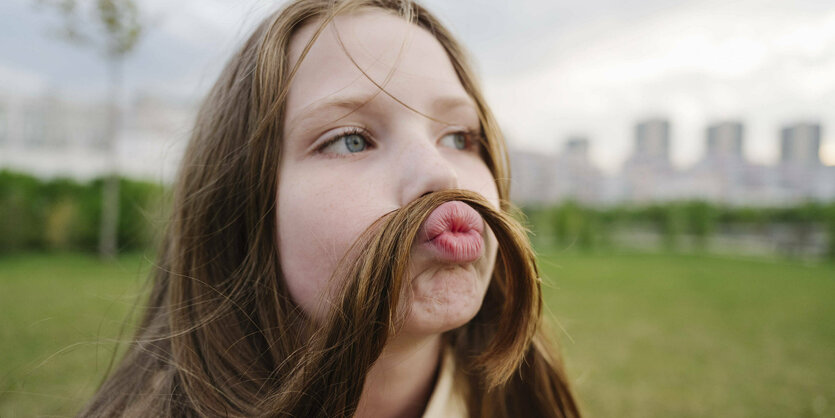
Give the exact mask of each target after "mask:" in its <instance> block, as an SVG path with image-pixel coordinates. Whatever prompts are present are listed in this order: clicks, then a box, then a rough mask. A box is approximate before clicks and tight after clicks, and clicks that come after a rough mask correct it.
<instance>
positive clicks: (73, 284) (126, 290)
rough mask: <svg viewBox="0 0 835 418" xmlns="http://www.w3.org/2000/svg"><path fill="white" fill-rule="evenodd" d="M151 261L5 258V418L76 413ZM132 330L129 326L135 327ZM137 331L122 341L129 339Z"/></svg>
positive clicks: (1, 288) (0, 267)
mask: <svg viewBox="0 0 835 418" xmlns="http://www.w3.org/2000/svg"><path fill="white" fill-rule="evenodd" d="M149 266H150V262H149V261H147V260H146V259H145V257H143V256H141V255H139V254H134V255H129V256H123V257H121V258H120V259H119V260H117V261H114V262H110V263H104V262H101V261H100V260H99V259H98V258H96V257H94V256H90V255H75V254H52V255H50V254H25V255H14V256H8V255H7V256H4V257H2V258H0V312H2V316H0V417H3V418H7V417H34V416H73V415H74V414H75V413H76V412H78V409H79V408H81V406H82V405H83V404H84V403H85V402H86V400H87V399H89V397H90V396H91V395H92V394H93V392H94V391H95V389H96V388H97V387H98V385H99V383H100V381H101V378H102V376H103V375H104V373H105V371H106V369H107V366H108V363H109V361H110V359H111V358H112V357H113V356H112V354H113V349H114V348H115V347H116V345H115V343H114V341H115V340H116V339H117V338H119V335H120V329H121V328H122V326H123V324H124V323H125V320H126V318H127V317H128V313H129V312H130V311H131V308H132V307H133V304H134V303H135V302H136V301H137V297H136V296H137V294H138V292H140V291H141V290H142V289H143V288H144V287H143V285H144V283H145V277H146V275H147V271H148V268H149ZM127 328H130V327H129V326H128V327H127ZM130 336H131V333H130V329H127V330H125V331H124V332H123V335H122V337H121V338H122V339H125V340H127V339H129V338H130Z"/></svg>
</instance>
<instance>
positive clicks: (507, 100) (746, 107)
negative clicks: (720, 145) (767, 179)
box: [0, 0, 835, 172]
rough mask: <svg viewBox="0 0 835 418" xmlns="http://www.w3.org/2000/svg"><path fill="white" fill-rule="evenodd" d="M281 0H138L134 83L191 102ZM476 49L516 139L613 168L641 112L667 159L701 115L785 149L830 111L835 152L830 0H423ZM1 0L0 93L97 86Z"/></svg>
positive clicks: (767, 153) (682, 152)
mask: <svg viewBox="0 0 835 418" xmlns="http://www.w3.org/2000/svg"><path fill="white" fill-rule="evenodd" d="M280 3H281V2H273V1H255V0H245V1H230V0H226V1H224V0H178V1H168V0H140V1H139V4H140V7H141V8H142V10H143V12H144V13H145V14H146V16H147V19H148V20H149V21H150V22H151V24H150V25H149V27H148V31H147V36H146V37H145V38H143V40H142V42H141V44H140V45H139V47H138V50H137V51H136V53H135V54H134V55H133V56H131V58H130V59H129V61H128V63H127V66H126V77H127V82H128V86H129V91H130V92H131V93H132V94H136V93H139V92H145V93H149V94H157V95H165V96H172V97H176V98H180V99H184V100H191V101H195V102H196V101H198V100H200V98H201V97H202V96H203V94H205V91H206V89H207V88H208V86H209V85H210V84H211V83H212V82H213V81H214V79H215V77H217V74H218V72H219V70H220V67H221V66H222V64H223V63H224V61H225V60H226V59H227V58H228V57H229V56H230V54H231V51H232V50H233V49H234V47H235V46H236V45H238V44H239V43H240V42H241V41H242V39H243V38H244V37H245V36H246V34H247V33H248V32H249V30H251V28H252V27H253V26H254V25H255V24H256V23H257V21H258V20H259V19H261V18H262V17H263V16H265V15H266V14H267V13H269V12H270V11H271V10H274V9H275V8H276V7H278V5H279V4H280ZM423 3H424V4H426V5H427V7H428V8H429V9H430V10H432V11H434V12H435V13H436V14H438V15H439V16H440V17H441V19H442V20H443V21H444V22H445V23H447V24H448V25H449V26H450V28H451V29H452V30H453V32H454V33H455V34H457V35H458V36H459V37H460V38H461V40H462V41H463V43H464V44H465V45H466V46H467V47H468V48H469V49H470V51H471V52H472V54H473V56H474V58H475V61H476V65H477V68H478V70H479V73H480V74H481V77H482V80H483V84H484V87H485V89H486V93H487V98H488V101H489V103H490V105H491V106H492V107H493V109H494V111H495V113H496V114H497V116H498V118H499V121H500V122H501V123H502V126H503V128H504V130H505V131H506V133H507V134H508V137H509V141H510V143H511V145H512V146H515V147H517V148H523V149H528V150H533V151H545V152H556V151H557V150H559V149H560V147H561V146H562V143H563V142H564V141H565V139H566V138H567V137H569V136H571V135H583V136H587V137H588V138H589V139H590V140H591V153H592V158H593V159H594V161H595V162H596V163H597V164H598V165H599V166H601V167H602V168H604V169H605V170H607V171H609V172H613V171H616V170H617V169H618V168H619V167H620V164H621V163H622V162H623V160H624V159H626V158H627V156H628V155H629V153H630V152H631V150H632V146H633V137H632V136H633V130H634V129H633V127H634V124H635V122H636V121H638V120H640V119H642V118H646V117H653V116H661V117H667V118H669V119H670V121H671V123H672V152H673V159H674V161H675V162H676V163H677V164H679V165H680V166H682V167H686V166H687V165H689V164H692V163H693V162H695V161H696V160H698V159H699V158H701V156H702V153H703V149H704V142H705V140H704V130H705V127H706V125H707V124H708V123H710V122H713V121H717V120H725V119H739V120H741V121H743V122H744V123H745V126H746V138H745V141H746V143H745V153H746V155H747V156H748V157H749V159H751V160H753V161H755V162H760V163H773V162H774V161H776V158H777V155H778V130H779V128H780V126H781V125H783V124H786V123H791V122H795V121H816V122H821V123H822V124H823V147H822V157H823V160H824V162H825V163H827V164H829V165H835V135H833V132H835V2H833V1H811V0H793V1H790V0H784V1H750V0H749V1H732V2H729V1H707V0H692V1H678V2H676V1H671V0H644V1H630V2H624V1H620V0H585V1H582V2H579V1H553V0H552V1H547V0H523V1H518V0H517V1H510V0H504V1H502V0H454V1H452V0H432V1H424V2H423ZM33 4H34V0H4V1H2V2H0V91H10V92H13V93H16V94H37V93H42V92H48V91H53V92H57V93H59V94H62V95H67V96H73V97H81V98H87V99H95V98H96V97H99V96H100V95H101V94H102V91H103V87H104V82H103V80H104V79H105V77H104V75H105V73H104V68H103V65H102V63H101V61H100V60H99V59H97V56H96V55H95V54H94V53H93V52H91V51H86V50H84V49H81V48H77V47H74V46H71V45H67V44H64V43H62V42H60V41H57V40H56V38H54V37H52V36H50V30H51V29H55V28H56V27H58V24H57V22H58V19H57V18H56V16H54V14H53V13H50V12H49V11H45V10H38V9H37V8H36V7H34V6H33Z"/></svg>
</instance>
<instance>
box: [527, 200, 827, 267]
mask: <svg viewBox="0 0 835 418" xmlns="http://www.w3.org/2000/svg"><path fill="white" fill-rule="evenodd" d="M522 210H523V211H524V213H525V214H526V216H527V218H528V222H529V227H530V228H531V230H532V232H533V234H534V237H533V239H534V241H535V242H538V243H541V244H553V245H557V246H560V247H563V248H576V249H580V250H594V249H598V248H605V247H610V246H621V245H623V243H624V241H625V240H624V239H623V237H624V236H626V237H628V236H629V232H630V231H631V232H633V235H635V234H634V233H635V232H636V231H640V232H649V233H651V234H654V235H655V236H657V237H658V246H659V247H661V249H666V250H677V249H688V250H695V251H699V250H705V249H708V248H709V247H710V244H711V241H712V240H714V239H715V238H718V237H727V236H739V235H743V234H747V235H749V236H755V237H763V239H775V240H779V241H782V242H781V243H780V245H783V247H781V248H776V247H779V246H780V245H778V244H775V248H776V250H777V251H781V252H785V253H787V254H789V255H792V252H793V251H792V249H791V248H786V247H791V246H795V247H797V248H803V247H808V246H809V245H811V244H814V243H812V241H814V240H815V239H818V238H820V237H821V236H824V237H826V242H825V243H824V244H823V245H824V246H825V249H824V251H822V254H818V255H822V256H824V257H827V258H830V259H835V202H830V203H819V202H809V203H805V204H801V205H797V206H792V207H771V208H763V207H729V206H720V205H716V204H712V203H709V202H705V201H680V202H666V203H658V204H648V205H642V206H626V205H624V206H615V207H607V208H599V207H588V206H583V205H581V204H579V203H577V202H573V201H567V202H563V203H561V204H558V205H554V206H547V207H546V206H536V207H534V206H528V207H523V208H522ZM740 231H743V233H740ZM617 237H620V239H617ZM818 241H819V239H818ZM786 242H788V243H789V244H790V245H785V243H786ZM627 244H628V243H627Z"/></svg>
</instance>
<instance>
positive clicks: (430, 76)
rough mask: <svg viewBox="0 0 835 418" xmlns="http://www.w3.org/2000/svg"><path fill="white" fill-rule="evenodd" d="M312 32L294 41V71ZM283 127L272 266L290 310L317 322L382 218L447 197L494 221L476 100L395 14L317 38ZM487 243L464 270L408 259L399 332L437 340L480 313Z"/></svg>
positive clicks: (341, 22) (488, 235)
mask: <svg viewBox="0 0 835 418" xmlns="http://www.w3.org/2000/svg"><path fill="white" fill-rule="evenodd" d="M318 25H319V23H318V22H313V23H312V24H308V25H306V26H304V27H302V28H301V29H299V31H298V32H297V33H296V34H295V35H294V36H293V39H292V40H291V43H290V60H291V61H290V65H291V67H292V66H293V65H295V63H296V62H297V61H298V60H299V57H300V56H301V54H302V50H303V49H304V47H305V45H307V43H308V41H309V40H310V39H311V38H312V36H313V34H314V32H315V30H316V28H317V27H318ZM352 60H353V62H352ZM363 72H364V73H365V74H363ZM375 83H376V84H377V85H379V86H382V87H383V88H384V89H385V91H382V90H381V89H380V88H379V87H377V86H376V85H375ZM404 104H405V105H408V106H409V107H411V108H412V109H415V110H417V111H419V112H421V113H424V114H426V115H429V116H431V117H432V118H427V117H426V116H423V115H421V114H419V113H417V112H415V111H413V110H411V109H409V108H407V107H406V106H404ZM433 118H434V119H436V120H433ZM283 127H284V128H283V129H284V131H283V138H284V144H283V148H282V156H281V163H280V170H279V180H278V181H279V183H278V196H277V202H278V211H277V212H278V215H277V216H278V242H279V252H280V261H281V266H282V270H283V273H284V278H285V281H286V284H287V287H288V288H289V291H290V294H291V296H292V298H293V300H294V301H295V302H296V303H297V304H298V305H299V306H300V307H301V308H302V309H303V310H304V312H306V313H307V314H308V315H310V316H311V317H312V318H314V320H317V319H321V318H322V317H323V315H324V314H325V313H326V312H327V310H328V309H329V308H330V307H331V304H330V303H328V295H329V292H331V291H333V290H335V289H336V288H338V285H339V284H338V283H329V281H330V280H329V279H330V278H331V274H332V273H333V272H334V270H335V268H336V266H337V264H338V262H339V260H340V258H341V257H342V256H343V255H344V254H345V252H346V251H347V250H348V248H349V247H350V246H351V244H352V243H353V242H354V241H355V240H356V239H357V238H358V237H359V236H360V234H361V233H362V232H363V231H364V230H365V229H366V228H368V227H369V226H370V225H371V224H372V223H373V222H374V221H375V220H377V219H378V218H380V217H381V216H383V215H384V214H386V213H387V212H390V211H392V210H395V209H398V208H400V207H402V206H404V205H406V204H407V203H409V202H411V201H413V200H414V199H417V198H418V197H420V196H422V195H424V194H426V193H429V192H433V191H438V190H442V189H449V188H460V189H467V190H471V191H474V192H477V193H480V194H481V195H482V196H484V197H485V198H486V199H487V200H488V201H490V202H491V203H492V204H493V205H494V207H495V208H497V209H498V191H497V189H496V185H495V182H494V180H493V177H492V175H491V173H490V170H489V169H488V168H487V165H486V164H485V163H484V161H483V160H482V159H481V157H480V156H479V147H480V145H479V144H478V143H476V142H475V141H474V138H473V136H472V135H473V134H471V133H470V132H476V133H477V132H478V131H479V128H480V124H479V118H478V113H477V112H476V108H475V105H474V102H473V100H472V99H471V98H470V96H469V95H468V94H467V92H466V91H465V90H464V88H463V87H462V85H461V83H460V82H459V80H458V77H457V75H456V73H455V71H454V69H453V67H452V64H451V62H450V60H449V58H448V57H447V54H446V51H445V50H444V49H443V47H442V46H441V44H440V43H439V42H438V41H437V40H436V39H435V38H434V37H433V36H432V35H431V34H430V33H429V32H428V31H426V30H424V29H422V28H419V27H418V26H416V25H412V24H410V23H408V22H406V21H405V20H404V19H402V18H400V17H397V16H395V15H393V14H389V13H386V12H384V11H363V12H361V13H355V14H350V15H345V16H340V17H337V18H336V19H335V20H334V21H333V22H332V23H331V24H329V25H328V26H327V27H326V28H325V30H324V31H323V32H322V33H321V36H320V37H319V38H318V39H317V40H316V42H315V43H314V44H313V45H312V47H311V49H310V51H309V52H308V53H307V55H306V56H305V58H304V59H303V61H302V64H301V66H300V68H299V71H298V73H297V74H296V76H295V78H294V79H293V81H292V84H291V86H290V90H289V95H288V97H287V107H286V113H285V120H284V124H283ZM484 231H485V232H484V234H483V238H484V244H485V245H484V252H483V255H482V256H481V257H480V258H479V259H477V260H476V261H474V262H472V263H464V264H450V263H445V262H442V261H440V260H438V259H436V258H434V257H433V256H432V254H429V253H428V252H426V251H425V250H424V249H423V247H419V246H413V247H412V250H411V256H412V258H411V264H410V274H411V280H407V281H406V282H405V283H409V285H410V287H411V289H410V290H411V299H410V305H409V306H408V308H409V314H408V316H407V318H406V323H405V325H404V331H406V332H412V333H437V332H443V331H446V330H449V329H452V328H455V327H458V326H460V325H463V324H464V323H466V322H467V321H469V320H470V319H472V317H473V316H474V315H475V314H476V313H477V312H478V310H479V308H480V307H481V302H482V300H483V298H484V294H485V292H486V289H487V285H488V283H489V280H490V276H491V275H492V272H493V265H494V262H495V257H496V251H497V244H496V238H495V235H494V234H493V233H492V231H490V229H489V228H487V227H486V225H485V228H484Z"/></svg>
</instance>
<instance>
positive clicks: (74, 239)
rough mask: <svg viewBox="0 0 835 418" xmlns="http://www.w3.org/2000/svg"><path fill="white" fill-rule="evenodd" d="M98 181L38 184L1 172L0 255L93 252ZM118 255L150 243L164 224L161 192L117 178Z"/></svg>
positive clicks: (99, 194)
mask: <svg viewBox="0 0 835 418" xmlns="http://www.w3.org/2000/svg"><path fill="white" fill-rule="evenodd" d="M102 184H103V181H102V180H101V179H97V180H93V181H90V182H84V183H80V182H76V181H73V180H68V179H54V180H41V179H38V178H36V177H32V176H30V175H26V174H20V173H15V172H10V171H5V170H0V253H9V252H15V251H21V250H28V251H31V250H76V251H78V250H80V251H90V252H95V251H96V249H97V248H98V241H99V226H100V222H101V202H102ZM119 191H120V196H119V250H120V251H128V250H136V249H143V248H148V247H149V246H152V245H154V244H155V240H156V237H157V235H158V232H159V231H160V230H161V226H162V225H163V224H164V220H165V217H164V216H163V213H164V211H165V210H166V208H165V205H164V204H163V199H164V196H165V188H164V187H162V186H161V185H157V184H152V183H148V182H142V181H135V180H128V179H121V180H120V188H119Z"/></svg>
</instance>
